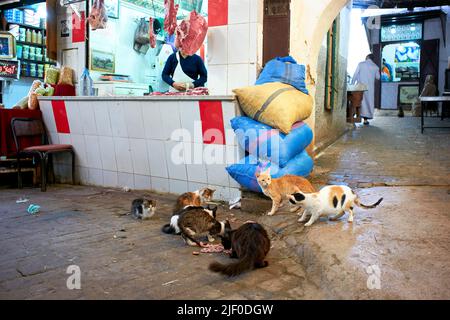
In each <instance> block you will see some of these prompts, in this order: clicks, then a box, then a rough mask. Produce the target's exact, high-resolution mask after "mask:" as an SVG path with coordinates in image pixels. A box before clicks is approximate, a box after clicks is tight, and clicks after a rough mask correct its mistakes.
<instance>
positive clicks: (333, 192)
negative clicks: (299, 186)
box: [289, 186, 383, 227]
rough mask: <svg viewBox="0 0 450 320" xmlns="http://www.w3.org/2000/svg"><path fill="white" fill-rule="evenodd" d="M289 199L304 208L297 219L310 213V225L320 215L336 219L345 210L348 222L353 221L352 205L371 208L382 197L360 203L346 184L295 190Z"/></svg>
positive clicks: (377, 203)
mask: <svg viewBox="0 0 450 320" xmlns="http://www.w3.org/2000/svg"><path fill="white" fill-rule="evenodd" d="M289 201H290V202H291V203H293V204H296V205H299V204H300V205H301V206H302V207H303V208H304V209H305V210H304V212H303V215H302V216H301V217H300V219H299V220H298V221H299V222H303V221H305V220H306V217H307V216H308V215H311V218H310V219H309V221H308V222H307V223H306V224H305V226H306V227H308V226H310V225H312V224H313V223H314V222H315V221H316V220H317V219H318V218H319V217H320V216H328V215H329V214H334V216H333V217H330V220H337V219H339V218H340V217H342V216H343V215H344V214H345V212H346V211H348V212H349V217H348V222H353V207H354V206H355V205H357V206H359V207H362V208H366V209H371V208H375V207H376V206H378V205H379V204H380V203H381V201H383V198H380V199H379V200H378V201H377V202H375V203H374V204H372V205H365V204H362V203H361V202H360V200H359V198H358V196H357V195H356V194H355V193H354V192H353V191H352V189H350V188H349V187H347V186H325V187H323V188H322V189H320V191H319V192H314V193H309V194H307V193H303V192H296V193H294V194H292V195H291V196H290V199H289Z"/></svg>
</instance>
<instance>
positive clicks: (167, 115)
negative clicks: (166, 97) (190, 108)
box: [158, 101, 181, 141]
mask: <svg viewBox="0 0 450 320" xmlns="http://www.w3.org/2000/svg"><path fill="white" fill-rule="evenodd" d="M158 107H159V110H160V111H161V120H162V130H163V132H164V140H169V139H171V136H172V133H173V132H174V131H175V130H177V129H180V128H181V121H180V109H179V104H178V101H167V102H166V101H165V102H162V103H159V105H158ZM180 140H181V139H180ZM180 140H178V141H180Z"/></svg>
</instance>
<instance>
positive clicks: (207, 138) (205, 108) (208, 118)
mask: <svg viewBox="0 0 450 320" xmlns="http://www.w3.org/2000/svg"><path fill="white" fill-rule="evenodd" d="M198 104H199V108H200V119H201V121H202V134H203V143H204V144H222V145H224V144H225V129H224V125H223V112H222V102H221V101H199V103H198Z"/></svg>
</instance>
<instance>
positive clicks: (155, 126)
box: [142, 103, 165, 140]
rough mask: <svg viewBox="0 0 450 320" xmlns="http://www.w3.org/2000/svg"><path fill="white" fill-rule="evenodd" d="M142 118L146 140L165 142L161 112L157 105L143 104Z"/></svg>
mask: <svg viewBox="0 0 450 320" xmlns="http://www.w3.org/2000/svg"><path fill="white" fill-rule="evenodd" d="M142 116H143V120H144V130H145V138H146V139H152V140H155V139H156V140H164V133H165V132H164V130H163V123H162V116H161V110H160V109H159V107H158V104H157V103H147V104H146V103H143V105H142Z"/></svg>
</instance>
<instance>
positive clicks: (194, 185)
mask: <svg viewBox="0 0 450 320" xmlns="http://www.w3.org/2000/svg"><path fill="white" fill-rule="evenodd" d="M207 186H208V184H206V183H199V182H192V181H188V188H189V191H191V192H192V191H197V190H200V189H201V188H206V187H207Z"/></svg>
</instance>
